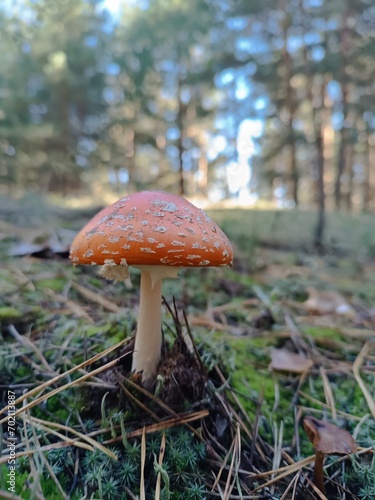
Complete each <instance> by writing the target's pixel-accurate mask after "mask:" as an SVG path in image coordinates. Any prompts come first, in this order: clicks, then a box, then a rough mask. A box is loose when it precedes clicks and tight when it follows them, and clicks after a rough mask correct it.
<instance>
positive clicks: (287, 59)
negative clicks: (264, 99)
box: [281, 0, 299, 205]
mask: <svg viewBox="0 0 375 500" xmlns="http://www.w3.org/2000/svg"><path fill="white" fill-rule="evenodd" d="M286 7H287V0H282V2H281V8H282V10H283V11H284V12H285V19H284V20H283V27H282V28H283V38H284V44H283V49H282V51H281V54H282V59H283V63H284V66H285V69H286V74H285V83H286V100H285V107H286V110H287V113H288V125H287V126H288V141H289V162H290V182H291V194H292V197H293V201H294V203H295V204H296V205H298V203H299V191H298V188H299V173H298V165H297V158H296V144H295V134H294V125H293V123H294V119H295V114H296V109H297V102H296V97H295V93H294V90H293V87H292V85H291V79H292V76H293V60H292V58H291V56H290V53H289V51H288V45H287V44H288V31H289V28H290V24H291V17H290V16H289V14H287V13H286Z"/></svg>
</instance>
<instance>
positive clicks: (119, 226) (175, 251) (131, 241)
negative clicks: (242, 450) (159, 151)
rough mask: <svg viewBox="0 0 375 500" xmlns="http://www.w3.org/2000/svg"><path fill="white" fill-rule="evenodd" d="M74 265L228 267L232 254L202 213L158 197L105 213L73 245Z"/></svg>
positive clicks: (138, 196)
mask: <svg viewBox="0 0 375 500" xmlns="http://www.w3.org/2000/svg"><path fill="white" fill-rule="evenodd" d="M70 258H71V259H72V261H73V263H74V264H98V265H105V264H109V265H115V264H119V265H138V266H140V265H155V266H177V267H199V266H204V267H208V266H228V265H231V264H232V261H233V249H232V245H231V243H230V241H229V240H228V238H227V237H226V235H225V234H224V233H223V231H222V230H221V229H220V228H219V227H218V226H217V225H216V224H215V222H213V221H212V220H211V219H210V218H209V217H208V216H207V215H206V214H205V213H204V212H203V211H202V210H200V209H198V208H197V207H195V206H194V205H192V204H191V203H190V202H188V201H187V200H185V199H184V198H181V197H180V196H177V195H174V194H169V193H163V192H160V191H143V192H140V193H134V194H131V195H129V196H126V197H124V198H121V199H120V200H118V201H116V202H115V203H113V204H112V205H110V206H109V207H107V208H104V209H103V210H101V211H100V212H99V213H98V214H97V215H95V217H93V219H91V221H90V222H89V223H88V224H86V226H85V227H84V228H83V229H82V231H81V232H80V233H79V234H78V235H77V236H76V238H75V239H74V241H73V243H72V247H71V251H70Z"/></svg>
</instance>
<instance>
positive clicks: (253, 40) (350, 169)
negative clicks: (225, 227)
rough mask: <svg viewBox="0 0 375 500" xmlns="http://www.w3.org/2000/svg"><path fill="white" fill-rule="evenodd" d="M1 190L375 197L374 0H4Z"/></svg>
mask: <svg viewBox="0 0 375 500" xmlns="http://www.w3.org/2000/svg"><path fill="white" fill-rule="evenodd" d="M0 26H1V31H0V43H1V50H0V60H1V76H0V184H1V187H0V195H1V196H2V197H3V200H5V199H6V198H4V197H6V196H11V197H14V196H16V197H19V196H22V195H24V193H25V192H33V193H37V194H38V195H39V196H45V195H48V196H49V197H50V198H52V199H53V200H54V202H56V203H64V204H70V205H72V206H77V205H79V206H82V205H85V204H90V203H92V202H93V201H94V202H96V203H102V204H105V203H106V202H109V201H113V200H114V199H115V198H116V197H118V196H120V195H122V194H124V193H127V192H133V191H136V190H142V189H148V188H160V189H164V190H168V191H173V192H176V193H180V194H183V195H186V196H193V197H195V198H199V199H200V201H199V203H200V204H204V202H205V201H207V202H209V203H211V204H213V203H214V204H222V205H223V206H232V205H241V206H245V207H249V206H255V207H258V208H259V207H260V208H282V209H293V208H295V207H297V206H298V207H302V208H303V209H308V210H310V209H313V210H314V211H316V210H317V213H318V218H317V219H316V220H317V225H316V227H315V232H314V234H315V243H316V244H322V241H323V234H324V223H325V218H324V213H325V211H326V210H340V211H354V212H356V213H358V212H361V211H365V212H371V211H373V210H374V208H375V201H374V200H375V169H374V158H375V115H374V106H373V105H374V91H375V84H374V81H375V79H374V76H375V38H374V36H375V7H374V6H373V5H372V2H371V1H369V0H330V1H324V0H278V1H275V0H261V1H259V0H251V1H250V0H189V2H187V1H183V0H3V2H2V4H1V7H0Z"/></svg>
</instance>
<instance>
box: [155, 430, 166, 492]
mask: <svg viewBox="0 0 375 500" xmlns="http://www.w3.org/2000/svg"><path fill="white" fill-rule="evenodd" d="M165 442H166V440H165V432H163V435H162V437H161V443H160V451H159V460H158V464H159V467H161V466H162V465H163V459H164V453H165ZM160 489H161V474H160V472H158V477H157V480H156V488H155V500H160Z"/></svg>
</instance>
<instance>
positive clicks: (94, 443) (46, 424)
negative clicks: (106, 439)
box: [29, 417, 117, 460]
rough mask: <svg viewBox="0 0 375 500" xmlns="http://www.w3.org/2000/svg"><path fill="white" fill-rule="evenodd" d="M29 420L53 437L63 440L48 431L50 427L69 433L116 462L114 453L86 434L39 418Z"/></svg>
mask: <svg viewBox="0 0 375 500" xmlns="http://www.w3.org/2000/svg"><path fill="white" fill-rule="evenodd" d="M29 418H30V421H31V422H32V423H33V424H35V425H36V426H38V427H40V428H41V429H43V430H44V431H46V432H48V433H51V434H55V435H57V436H59V437H62V438H64V439H65V436H64V435H62V434H60V433H58V432H55V431H53V430H52V429H50V427H55V428H56V429H61V430H64V431H66V432H70V433H71V434H74V435H75V436H78V437H79V438H80V439H82V441H86V442H87V443H88V444H90V445H91V446H93V447H94V448H98V449H99V450H100V451H101V452H103V453H105V454H106V455H107V456H108V457H109V458H112V459H113V460H117V457H116V455H115V454H114V453H112V452H111V451H110V450H108V449H107V448H106V447H105V446H103V445H102V444H100V443H98V442H97V441H95V440H94V439H92V438H90V437H89V436H87V435H86V434H82V432H78V431H76V430H75V429H72V428H71V427H68V426H66V425H62V424H57V423H55V422H48V421H45V420H41V419H40V418H36V417H29Z"/></svg>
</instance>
